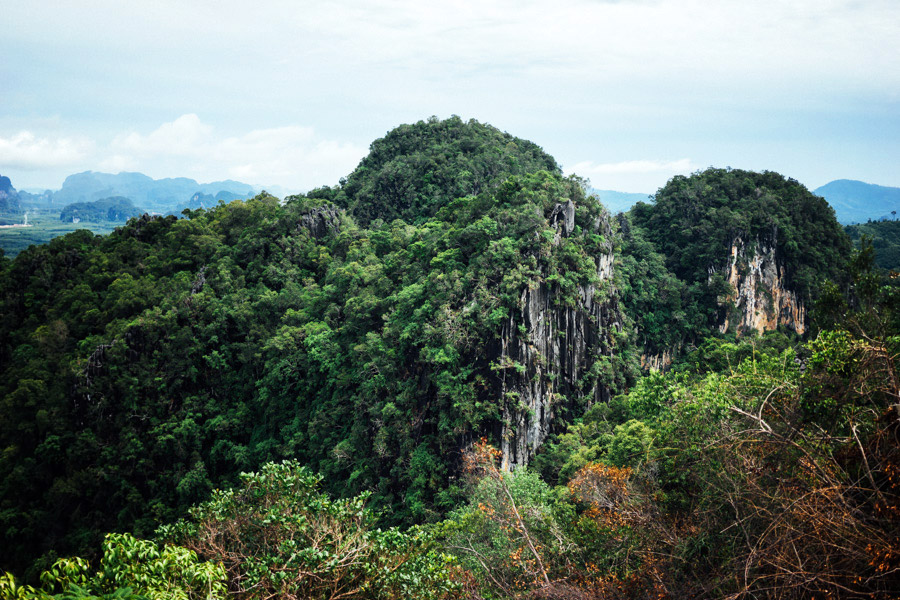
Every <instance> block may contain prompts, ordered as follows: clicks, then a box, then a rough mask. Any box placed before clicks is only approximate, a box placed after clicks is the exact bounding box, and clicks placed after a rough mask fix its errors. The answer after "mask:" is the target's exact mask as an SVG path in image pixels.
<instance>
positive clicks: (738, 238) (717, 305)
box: [620, 168, 850, 354]
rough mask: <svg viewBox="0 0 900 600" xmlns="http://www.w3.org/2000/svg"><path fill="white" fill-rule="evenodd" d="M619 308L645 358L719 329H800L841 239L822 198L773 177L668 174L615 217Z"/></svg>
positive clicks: (841, 261)
mask: <svg viewBox="0 0 900 600" xmlns="http://www.w3.org/2000/svg"><path fill="white" fill-rule="evenodd" d="M620 223H621V224H622V231H623V239H624V245H623V269H624V270H625V272H626V273H627V274H628V277H627V278H626V279H627V281H628V282H629V284H628V288H627V289H626V290H625V294H624V297H625V301H626V304H627V312H628V313H629V314H630V315H632V317H633V318H634V319H635V320H636V323H637V331H638V335H639V337H640V339H641V342H642V345H643V346H644V348H645V350H646V351H647V352H648V353H649V354H664V353H669V354H671V352H672V351H673V350H674V349H676V348H679V347H681V346H682V345H685V344H691V343H694V342H696V341H697V340H698V339H701V338H702V337H704V336H706V335H710V334H712V333H715V332H725V331H728V330H729V329H730V330H732V331H734V330H737V331H738V332H743V333H747V332H750V331H757V332H759V333H763V332H765V331H770V330H774V329H777V328H783V329H787V330H790V331H792V332H796V333H800V334H802V333H804V332H805V331H806V329H807V328H808V327H809V325H810V322H809V309H810V308H811V307H812V305H813V303H814V302H815V301H816V299H817V298H818V296H819V288H820V286H821V285H822V284H823V283H824V282H825V281H828V280H831V281H834V282H836V283H838V284H839V285H844V284H845V283H846V277H847V261H848V260H849V258H850V243H849V239H848V238H847V235H846V234H845V233H844V232H843V230H842V228H841V227H840V225H838V223H837V221H836V220H835V217H834V211H833V210H832V209H831V207H829V206H828V204H827V203H826V202H825V200H823V199H822V198H820V197H818V196H815V195H813V194H811V193H810V192H809V190H807V189H806V188H805V187H804V186H802V185H801V184H799V183H798V182H796V181H794V180H792V179H788V178H785V177H784V176H782V175H779V174H778V173H772V172H763V173H754V172H749V171H743V170H740V169H712V168H711V169H707V170H706V171H703V172H701V173H696V174H694V175H692V176H690V177H684V176H676V177H674V178H672V179H671V180H670V181H669V182H668V183H667V184H666V185H665V186H664V187H663V188H661V189H660V190H659V191H658V192H657V194H656V196H655V199H654V202H653V203H651V204H647V203H642V202H639V203H638V204H637V205H635V207H634V208H633V209H632V210H631V211H630V212H629V213H628V214H626V215H624V216H623V217H621V218H620Z"/></svg>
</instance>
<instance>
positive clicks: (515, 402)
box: [0, 119, 635, 566]
mask: <svg viewBox="0 0 900 600" xmlns="http://www.w3.org/2000/svg"><path fill="white" fill-rule="evenodd" d="M397 136H399V137H400V138H402V139H405V140H407V141H406V142H405V146H403V148H404V150H403V151H404V152H405V154H402V155H398V157H397V159H396V160H393V161H392V160H391V159H389V158H385V157H384V152H385V151H384V149H383V148H382V146H383V144H382V142H376V144H374V145H373V155H374V156H376V157H378V161H375V160H374V159H371V158H370V159H366V160H364V161H363V163H362V165H361V166H360V168H359V169H357V171H355V172H354V174H352V175H351V176H350V177H349V178H348V183H347V184H345V186H344V187H351V182H355V183H354V184H353V185H359V186H360V189H362V190H366V189H369V188H368V186H369V182H370V181H380V180H379V179H378V177H373V178H372V179H371V180H370V179H367V178H366V177H364V175H365V174H366V173H369V171H367V170H366V169H367V167H366V165H370V164H381V162H382V161H387V163H391V164H398V163H402V162H403V161H404V160H406V158H405V157H420V156H429V157H430V159H429V160H430V161H431V162H427V164H420V165H419V167H418V168H420V169H422V170H423V173H424V175H423V178H424V180H428V179H432V180H433V181H439V180H440V179H439V178H441V177H449V176H450V173H451V170H448V169H449V167H447V166H446V165H445V164H444V162H442V161H443V159H440V160H439V158H440V157H442V156H444V153H445V152H447V150H446V148H447V144H448V143H449V144H450V145H451V146H450V147H452V148H453V149H454V150H453V152H452V153H450V154H448V155H447V156H446V157H445V158H446V160H448V161H451V162H453V164H457V165H461V166H462V165H469V168H470V174H471V175H462V174H457V176H458V180H459V181H458V185H459V186H462V188H461V189H462V190H463V192H468V191H474V188H472V187H469V188H467V187H466V186H475V187H477V188H478V189H480V191H479V192H478V193H477V194H474V195H468V196H464V197H462V198H457V199H453V200H451V199H450V197H452V196H455V195H456V194H457V192H456V189H457V188H451V189H449V190H445V189H443V188H434V187H433V186H425V187H424V188H423V189H422V190H421V191H420V192H419V193H418V195H416V196H415V197H414V198H415V202H414V203H412V204H410V205H407V206H405V208H404V207H403V205H393V204H391V203H385V204H383V205H382V204H378V202H376V201H375V200H373V199H368V200H366V202H369V204H367V205H365V206H367V207H368V208H365V209H363V208H362V207H363V206H364V204H363V202H362V200H361V198H363V197H364V194H363V192H359V193H356V194H354V195H352V196H350V195H347V196H343V195H341V198H342V199H345V198H346V199H347V202H350V200H351V199H352V200H353V202H352V203H351V204H352V205H351V210H363V215H364V218H367V217H371V218H377V219H378V221H377V222H376V221H373V222H372V224H373V228H372V229H364V228H361V227H360V226H359V225H358V224H357V223H356V222H355V220H354V218H353V217H352V216H350V215H348V214H346V213H344V212H343V211H341V210H339V209H337V208H336V207H334V206H333V205H330V204H328V203H323V201H322V200H321V199H318V198H313V199H309V198H305V197H293V198H289V199H287V201H286V202H284V203H283V204H282V203H280V202H279V201H278V200H277V199H275V198H273V197H270V196H259V197H257V198H255V199H253V200H250V201H247V202H232V203H230V204H227V205H222V206H217V207H216V208H214V209H212V210H208V211H203V210H198V211H194V212H192V213H190V215H189V218H188V219H183V220H176V219H175V218H174V217H172V218H150V217H147V216H144V217H141V218H140V219H135V220H132V221H130V222H129V223H128V224H127V225H126V226H125V227H123V228H121V229H119V230H117V231H116V232H115V233H113V234H111V235H110V236H108V237H95V236H93V235H91V234H89V233H88V232H78V233H76V234H72V235H69V236H65V237H63V238H59V239H54V240H53V241H52V242H51V243H50V244H48V245H46V246H42V247H32V248H30V249H28V250H26V251H24V252H22V253H21V254H20V255H19V256H18V257H16V259H15V260H14V261H13V262H11V263H8V264H6V265H5V266H4V268H3V271H2V287H0V290H2V292H0V301H2V310H0V313H2V315H3V322H2V330H0V338H2V348H0V364H2V365H3V376H2V379H0V396H2V397H3V399H4V400H3V402H4V405H3V412H4V414H5V415H8V416H9V418H7V419H4V420H3V424H2V425H0V428H2V429H0V437H2V447H3V448H6V449H7V451H6V452H5V453H4V454H3V455H2V458H0V481H2V483H0V486H2V487H0V498H2V503H3V507H4V509H3V511H2V512H0V519H3V521H2V523H0V529H2V530H3V531H5V532H6V536H7V537H6V538H5V540H4V543H3V544H2V547H3V550H2V552H3V556H2V561H3V562H4V563H7V562H10V563H12V564H14V565H19V566H21V565H23V564H24V563H25V562H27V561H29V560H31V559H33V558H34V557H36V556H38V555H40V554H41V553H44V552H47V551H49V550H51V549H53V550H54V551H55V552H61V553H62V552H71V551H73V550H79V551H81V550H83V549H84V548H85V544H88V545H90V544H96V542H97V536H98V535H99V533H100V532H103V531H108V530H131V531H136V532H138V533H140V534H143V535H146V534H147V533H149V532H151V531H152V530H153V528H155V527H156V526H157V525H158V524H159V523H162V522H166V521H169V520H171V519H174V518H175V517H177V516H178V515H181V514H183V513H184V511H185V510H186V509H187V507H189V506H190V505H191V504H193V503H196V502H198V501H199V500H202V499H203V498H205V497H206V495H207V494H208V493H209V491H210V490H212V489H214V488H216V487H223V486H226V485H227V484H229V483H232V482H234V481H235V480H236V477H237V475H238V473H240V472H241V471H246V470H249V469H254V468H256V467H258V466H259V465H261V464H262V463H264V462H265V461H269V460H278V459H282V458H296V459H299V460H300V461H301V462H302V463H304V464H306V465H309V466H311V467H312V468H314V469H315V470H317V471H319V472H320V473H322V474H323V475H324V476H325V478H326V479H325V480H326V482H327V484H328V487H329V489H330V490H331V491H332V492H335V493H338V494H341V495H348V494H352V493H356V492H360V491H363V490H372V491H373V492H374V495H373V502H374V503H375V504H376V505H377V506H380V507H383V508H385V509H388V510H389V513H388V516H387V517H386V518H387V519H388V520H390V521H395V522H400V521H405V522H410V521H423V520H429V519H434V518H437V517H438V516H439V515H441V514H443V513H444V512H445V511H447V510H448V509H450V508H451V507H453V506H454V504H455V502H456V501H457V499H458V497H459V493H460V492H459V489H458V488H457V486H456V484H455V483H454V474H456V473H457V472H458V469H459V463H460V451H461V449H462V448H464V447H465V446H466V445H467V444H469V443H471V441H472V440H475V439H478V438H479V437H480V436H483V435H487V436H488V437H489V438H490V439H492V440H494V441H495V442H496V443H498V444H499V442H500V440H501V436H504V439H506V440H507V441H510V440H515V443H512V442H511V443H510V447H509V449H508V451H507V459H508V460H509V461H510V462H516V463H519V464H524V463H525V462H527V461H528V460H529V458H530V457H531V456H532V455H533V453H534V451H535V450H536V449H537V447H538V446H539V445H540V443H541V441H542V440H543V439H544V438H545V437H546V435H548V434H549V433H550V428H551V425H552V423H553V421H552V417H553V415H554V414H557V415H559V416H561V417H562V416H565V415H577V414H580V413H581V412H583V410H584V409H585V407H586V406H587V404H588V403H590V402H592V401H594V400H595V398H608V397H609V396H610V394H612V393H616V392H617V391H621V390H622V389H624V387H625V385H626V383H627V381H628V380H630V379H632V378H633V377H634V373H635V367H634V366H633V361H634V360H635V359H634V356H633V353H631V352H629V351H628V350H627V344H628V341H627V340H628V338H627V335H623V334H624V331H623V329H622V328H623V327H624V320H623V318H622V317H621V315H620V314H619V312H618V305H617V304H616V296H615V286H614V283H613V281H612V280H611V268H610V267H611V264H612V244H613V233H612V229H611V224H610V222H609V220H608V215H607V214H606V213H605V211H604V209H603V208H602V206H601V205H600V204H599V202H598V201H597V200H596V199H595V198H593V197H590V196H586V195H585V193H584V190H583V187H582V185H581V184H580V182H578V181H576V180H571V179H565V178H563V177H561V176H560V174H559V172H558V169H557V168H556V167H555V163H554V162H553V160H552V159H550V158H549V157H546V155H544V154H543V153H541V152H540V150H539V149H538V148H537V146H535V145H534V144H531V143H528V142H520V143H521V146H522V150H521V153H519V152H517V150H516V149H515V147H516V146H517V145H518V144H517V143H514V142H513V141H512V140H513V138H511V137H510V136H507V135H505V134H499V132H497V131H496V130H495V129H493V128H491V127H489V126H486V125H481V124H478V123H476V122H472V121H470V122H467V123H464V122H462V121H460V120H458V119H452V120H449V121H446V122H435V121H429V122H420V123H418V124H416V125H412V126H404V127H401V128H400V129H399V130H398V131H397V132H396V134H388V136H387V137H386V138H385V139H386V140H394V139H396V138H397ZM410 140H415V143H413V142H412V141H410ZM447 140H450V141H449V142H448V141H447ZM534 156H540V157H542V159H541V160H540V161H539V164H537V165H535V166H539V167H543V166H550V167H552V169H551V170H536V171H534V172H529V173H524V174H509V173H508V174H507V176H505V177H504V175H503V166H502V165H504V164H509V165H512V167H511V168H512V170H513V171H516V172H521V171H524V170H525V169H524V167H519V166H518V165H527V164H534V163H533V162H529V161H533V157H534ZM416 160H418V159H416ZM492 161H493V162H492ZM435 178H438V179H435ZM421 180H422V179H420V178H416V179H415V181H416V182H420V181H421ZM454 185H456V184H454ZM435 189H437V191H435ZM339 193H340V194H343V193H344V192H343V189H342V190H340V192H339ZM367 193H372V192H367ZM392 202H393V200H392ZM417 203H421V204H417ZM394 206H396V207H397V208H399V209H402V212H403V214H405V215H407V216H409V217H410V221H414V222H416V223H417V224H413V223H408V222H405V221H401V220H391V221H388V220H387V219H385V218H384V217H387V216H388V214H387V213H386V212H383V211H387V210H388V207H394ZM414 211H418V212H414ZM528 290H534V292H533V297H531V296H528V294H527V293H526V292H527V291H528ZM535 344H539V345H540V347H541V348H543V352H542V353H536V352H535V351H534V350H533V348H535V347H536V346H535ZM534 381H540V382H541V383H540V385H539V386H536V387H535V386H534V383H533V382H534ZM529 399H530V400H529ZM529 403H530V404H529Z"/></svg>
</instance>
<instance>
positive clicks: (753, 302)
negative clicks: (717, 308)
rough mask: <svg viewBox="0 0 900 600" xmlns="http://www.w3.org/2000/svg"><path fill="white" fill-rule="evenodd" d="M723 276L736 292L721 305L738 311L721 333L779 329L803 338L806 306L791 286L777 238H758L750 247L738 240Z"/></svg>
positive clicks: (726, 321)
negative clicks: (795, 333) (780, 256)
mask: <svg viewBox="0 0 900 600" xmlns="http://www.w3.org/2000/svg"><path fill="white" fill-rule="evenodd" d="M723 274H724V275H725V276H726V279H727V280H728V283H729V285H731V287H732V288H733V289H734V293H733V294H731V295H730V296H728V297H726V298H722V299H721V303H722V305H723V306H724V305H726V304H727V303H733V304H734V306H735V309H736V310H735V311H734V312H733V313H732V314H730V315H727V316H726V318H725V319H724V320H723V322H722V323H721V324H720V325H719V331H721V332H722V333H726V332H728V331H737V332H738V334H740V333H745V332H749V331H751V330H753V331H757V332H759V333H763V332H765V331H772V330H774V329H777V328H778V327H779V326H784V327H787V328H788V329H791V330H793V331H795V332H797V333H798V334H801V335H802V334H803V333H804V332H805V331H806V307H805V306H804V303H803V302H802V300H801V299H800V298H799V296H798V294H797V293H796V292H794V291H793V290H791V289H789V288H788V286H787V282H786V277H785V271H784V266H783V265H781V264H780V262H779V260H778V258H777V256H776V244H775V241H774V240H773V239H756V240H754V242H753V243H751V244H748V243H746V242H745V240H743V239H741V238H740V237H738V238H735V239H734V241H733V242H732V244H731V257H730V259H729V262H728V266H727V267H726V271H725V273H723ZM710 275H712V273H711V274H710Z"/></svg>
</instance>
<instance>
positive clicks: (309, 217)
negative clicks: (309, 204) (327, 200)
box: [299, 204, 344, 240]
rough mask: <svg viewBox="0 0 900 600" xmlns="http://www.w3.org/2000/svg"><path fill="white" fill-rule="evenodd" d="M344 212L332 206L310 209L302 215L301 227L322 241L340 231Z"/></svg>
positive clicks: (325, 205)
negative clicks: (330, 234)
mask: <svg viewBox="0 0 900 600" xmlns="http://www.w3.org/2000/svg"><path fill="white" fill-rule="evenodd" d="M343 212H344V211H343V210H341V209H339V208H338V207H336V206H334V205H332V204H324V205H322V206H317V207H315V208H308V209H306V210H304V211H303V213H302V214H301V215H300V223H299V226H300V227H301V228H304V229H306V230H307V231H309V234H310V235H311V236H312V237H314V238H315V239H317V240H321V239H322V238H324V237H325V236H326V235H328V234H329V233H336V232H338V231H340V229H341V215H342V214H343Z"/></svg>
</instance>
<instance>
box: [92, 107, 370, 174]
mask: <svg viewBox="0 0 900 600" xmlns="http://www.w3.org/2000/svg"><path fill="white" fill-rule="evenodd" d="M109 150H110V151H111V154H110V155H109V156H107V157H105V158H103V160H102V162H101V163H100V164H101V166H102V168H104V169H110V170H122V169H129V170H140V171H143V172H146V173H147V174H150V175H152V176H156V177H172V176H184V177H193V178H195V179H198V180H201V181H211V180H215V179H222V178H224V177H231V178H234V179H239V180H242V181H245V182H247V183H252V184H261V185H280V186H284V187H289V188H292V189H296V190H297V191H300V190H307V189H310V188H312V187H317V186H321V185H334V184H336V183H337V182H338V179H339V178H340V177H342V176H344V175H347V174H348V173H349V172H350V171H352V170H353V168H355V167H356V164H357V163H358V162H359V160H360V159H362V157H363V156H365V154H366V152H367V148H365V147H362V146H358V145H355V144H352V143H346V142H340V141H335V140H328V139H322V138H321V137H320V136H318V135H317V134H316V132H315V130H314V129H313V128H311V127H304V126H296V125H294V126H286V127H274V128H265V129H255V130H251V131H248V132H247V133H244V134H241V135H237V136H223V135H220V134H218V133H217V131H216V130H215V128H214V127H212V126H211V125H209V124H206V123H204V122H202V121H201V120H200V118H199V117H198V116H197V115H196V114H186V115H182V116H181V117H178V118H177V119H175V120H174V121H172V122H169V123H164V124H162V125H160V126H159V127H158V128H156V129H155V130H154V131H152V132H151V133H149V134H146V135H145V134H141V133H138V132H128V133H123V134H120V135H117V136H115V138H114V139H113V141H112V143H111V144H110V147H109Z"/></svg>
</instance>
